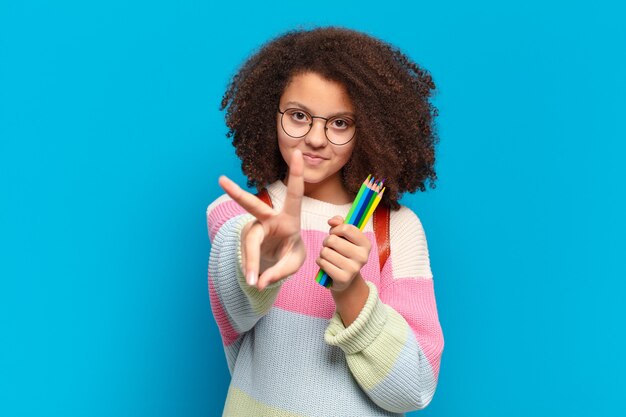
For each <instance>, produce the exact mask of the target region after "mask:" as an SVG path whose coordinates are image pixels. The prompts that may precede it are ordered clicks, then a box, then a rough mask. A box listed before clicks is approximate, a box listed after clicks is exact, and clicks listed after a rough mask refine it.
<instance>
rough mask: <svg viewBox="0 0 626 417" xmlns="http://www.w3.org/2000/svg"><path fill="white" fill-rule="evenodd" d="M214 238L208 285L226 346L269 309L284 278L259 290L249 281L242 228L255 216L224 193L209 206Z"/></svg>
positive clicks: (211, 236)
mask: <svg viewBox="0 0 626 417" xmlns="http://www.w3.org/2000/svg"><path fill="white" fill-rule="evenodd" d="M206 214H207V227H208V232H209V240H210V241H211V253H210V256H209V268H208V285H209V296H210V302H211V309H212V311H213V316H214V317H215V321H216V322H217V325H218V328H219V331H220V334H221V336H222V341H223V342H224V345H225V346H229V345H230V344H232V343H233V342H235V341H236V340H237V339H238V338H239V337H240V336H241V335H242V334H243V333H245V332H247V331H248V330H250V329H251V328H252V327H254V325H255V324H256V323H257V321H258V320H259V319H260V318H261V317H263V316H264V315H265V314H267V313H268V311H269V310H270V308H271V307H272V305H273V303H274V300H275V299H276V296H277V295H278V292H279V290H280V287H281V285H282V282H284V280H285V279H286V278H285V279H283V280H281V281H279V282H276V283H273V284H271V285H269V286H267V287H266V288H265V289H264V290H263V291H259V290H258V289H257V288H256V287H254V286H249V285H248V284H247V283H246V280H245V277H244V276H243V272H242V263H241V230H242V229H243V226H244V225H245V224H246V223H247V222H248V221H250V220H252V219H253V218H254V217H253V216H252V214H250V213H247V212H246V211H245V210H244V209H243V208H241V206H239V205H238V204H237V203H236V202H235V201H234V200H232V199H231V198H230V197H229V196H228V195H226V194H223V195H222V196H220V197H219V198H217V199H216V200H215V201H214V202H213V203H211V204H210V205H209V207H208V208H207V212H206Z"/></svg>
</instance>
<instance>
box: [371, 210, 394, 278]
mask: <svg viewBox="0 0 626 417" xmlns="http://www.w3.org/2000/svg"><path fill="white" fill-rule="evenodd" d="M390 216H391V213H390V211H389V207H388V206H387V205H386V204H379V205H378V207H376V210H374V214H373V215H372V221H373V222H374V225H373V226H374V235H375V236H376V244H377V245H378V262H380V271H381V272H382V271H383V266H385V262H387V258H389V254H390V253H391V247H390V246H389V223H390Z"/></svg>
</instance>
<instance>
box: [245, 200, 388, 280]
mask: <svg viewBox="0 0 626 417" xmlns="http://www.w3.org/2000/svg"><path fill="white" fill-rule="evenodd" d="M256 196H257V197H258V198H259V199H261V200H262V201H264V202H265V204H267V205H268V206H270V207H272V208H273V207H274V206H273V205H272V199H271V198H270V195H269V193H268V192H267V189H266V188H262V189H261V190H260V191H259V192H258V193H256ZM390 215H391V213H390V211H389V207H388V206H387V205H386V204H380V205H379V206H378V207H377V208H376V210H374V214H373V215H372V221H373V223H374V224H373V227H374V236H376V244H377V245H378V262H379V264H380V270H381V272H382V270H383V266H385V262H387V258H389V254H390V252H391V248H390V246H389V222H390Z"/></svg>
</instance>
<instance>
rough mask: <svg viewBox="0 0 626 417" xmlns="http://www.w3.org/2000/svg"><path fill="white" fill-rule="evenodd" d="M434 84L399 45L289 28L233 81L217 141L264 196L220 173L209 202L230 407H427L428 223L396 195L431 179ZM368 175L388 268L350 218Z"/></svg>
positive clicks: (434, 361)
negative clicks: (227, 142) (382, 217)
mask: <svg viewBox="0 0 626 417" xmlns="http://www.w3.org/2000/svg"><path fill="white" fill-rule="evenodd" d="M434 89H435V85H434V83H433V80H432V78H431V76H430V75H429V74H428V72H426V71H425V70H424V69H422V68H421V67H419V66H418V65H417V64H415V63H414V62H412V61H411V60H410V59H409V58H408V57H407V56H406V55H404V54H403V53H402V52H401V51H399V50H398V49H397V48H395V47H393V46H392V45H390V44H388V43H386V42H384V41H382V40H380V39H376V38H374V37H372V36H369V35H367V34H364V33H361V32H357V31H354V30H350V29H345V28H338V27H327V28H316V29H313V30H308V31H307V30H293V31H290V32H287V33H285V34H283V35H281V36H279V37H277V38H275V39H273V40H271V41H270V42H268V43H266V44H265V45H264V46H263V47H262V48H261V49H260V50H259V51H257V52H256V53H255V54H254V55H253V56H251V57H250V58H249V59H248V60H247V61H246V62H245V63H244V65H243V66H242V68H241V69H240V70H239V71H238V73H237V74H236V75H235V76H234V77H233V79H232V80H231V82H230V84H229V86H228V89H227V91H226V93H225V95H224V97H223V100H222V106H221V108H222V109H227V114H226V122H227V125H228V127H229V129H230V130H229V132H228V135H227V136H228V137H232V138H233V140H232V142H233V145H234V146H235V148H236V152H237V155H238V156H239V157H240V158H241V161H242V170H243V172H244V174H246V176H247V177H248V187H252V186H256V187H257V189H258V190H261V189H263V188H265V189H266V190H267V191H268V193H269V196H270V197H271V202H272V204H271V207H270V205H268V204H266V203H265V202H264V201H262V200H261V199H259V198H258V197H257V196H255V195H254V194H252V193H250V192H248V191H245V190H244V189H242V188H241V187H239V186H238V185H237V184H235V183H234V182H233V181H231V180H230V179H228V178H227V177H226V176H220V178H219V180H218V182H219V185H220V186H221V187H222V188H223V190H224V191H225V192H226V193H225V194H222V195H221V196H220V197H218V198H217V199H216V200H215V201H213V202H212V203H211V204H210V205H209V207H208V208H207V222H208V229H209V237H210V240H211V244H212V245H211V254H210V258H209V293H210V301H211V307H212V311H213V314H214V317H215V320H216V322H217V325H218V327H219V330H220V334H221V336H222V342H223V345H224V351H225V354H226V359H227V364H228V368H229V371H230V373H231V376H232V379H231V383H230V387H229V390H228V394H227V398H226V404H225V407H224V415H233V416H247V415H249V416H296V415H297V416H389V415H393V416H397V415H403V414H402V413H404V412H408V411H412V410H417V409H422V408H424V407H426V405H428V403H429V402H430V401H431V400H432V398H433V395H434V393H435V389H436V386H437V381H438V374H439V365H440V359H441V354H442V352H443V346H444V341H443V334H442V331H441V326H440V324H439V320H438V314H437V307H436V302H435V294H434V285H433V276H432V273H431V270H430V262H429V256H428V247H427V243H426V237H425V233H424V229H423V227H422V224H421V222H420V220H419V218H418V217H417V215H416V214H415V213H414V212H413V211H412V210H411V209H410V208H408V207H406V206H403V205H401V204H399V203H398V200H399V199H400V197H401V195H402V193H404V192H415V191H416V190H417V189H420V190H421V191H425V183H426V182H427V181H430V186H431V188H434V181H435V180H436V179H437V176H436V173H435V170H434V162H435V144H436V143H437V141H438V138H437V135H436V132H435V129H434V118H435V116H436V115H437V111H436V109H435V108H434V107H433V106H432V105H431V103H430V102H429V97H430V96H431V93H432V91H433V90H434ZM368 174H373V175H374V177H375V178H376V179H377V180H380V179H382V178H385V182H384V185H385V187H386V190H385V193H384V194H383V200H382V201H381V205H382V204H385V205H387V207H389V208H390V209H391V214H390V225H389V231H390V232H389V242H390V249H391V251H390V255H389V257H388V259H387V261H386V262H385V264H384V266H383V267H382V269H381V268H380V266H379V258H378V255H379V254H378V247H377V242H376V238H375V235H374V233H373V229H372V225H371V223H372V222H371V221H370V222H369V223H368V224H367V225H366V226H365V228H364V229H363V230H362V231H361V230H359V229H358V228H357V227H356V226H353V225H349V224H345V223H344V220H345V218H346V215H347V213H348V211H349V208H350V206H351V203H352V201H353V199H354V198H355V196H356V193H357V191H358V190H359V188H360V186H361V184H362V183H363V180H364V179H365V178H366V177H367V176H368ZM319 268H322V269H324V271H326V272H327V273H328V275H329V276H330V278H331V279H332V286H331V287H330V288H325V287H323V286H321V285H320V284H318V283H317V282H316V281H315V275H316V273H317V271H318V270H319Z"/></svg>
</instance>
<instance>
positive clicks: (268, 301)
mask: <svg viewBox="0 0 626 417" xmlns="http://www.w3.org/2000/svg"><path fill="white" fill-rule="evenodd" d="M252 219H254V216H253V215H252V214H250V213H246V214H244V215H242V216H241V218H240V219H239V220H238V221H237V223H236V225H235V227H236V229H235V230H236V236H237V281H238V282H239V286H240V287H241V290H242V291H243V293H244V294H245V295H246V296H247V297H248V299H249V300H250V303H251V305H252V307H253V309H254V310H255V311H256V312H257V313H259V314H262V313H265V312H267V311H268V310H269V308H270V307H271V306H272V304H274V300H275V299H276V296H277V295H278V292H279V291H280V287H281V286H282V284H283V282H285V281H286V280H287V279H288V278H290V277H291V276H288V277H285V278H283V279H281V280H280V281H277V282H274V283H272V284H270V285H268V286H267V287H265V289H264V290H263V291H259V289H258V288H257V287H255V286H251V285H249V284H248V282H247V281H246V277H245V275H244V273H243V262H242V257H241V231H242V230H243V228H244V226H245V225H246V224H247V223H248V222H249V221H250V220H252Z"/></svg>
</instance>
